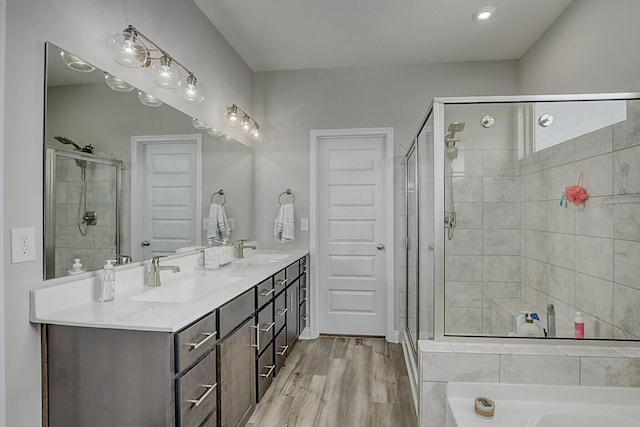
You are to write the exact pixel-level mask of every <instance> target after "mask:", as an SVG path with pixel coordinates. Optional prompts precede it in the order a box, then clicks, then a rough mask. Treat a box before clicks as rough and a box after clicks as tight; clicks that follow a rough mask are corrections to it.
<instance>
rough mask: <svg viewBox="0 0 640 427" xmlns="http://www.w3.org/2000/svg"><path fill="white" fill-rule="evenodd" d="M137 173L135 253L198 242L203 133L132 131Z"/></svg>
mask: <svg viewBox="0 0 640 427" xmlns="http://www.w3.org/2000/svg"><path fill="white" fill-rule="evenodd" d="M132 141H133V152H134V156H133V157H135V159H136V161H135V162H132V164H133V167H134V168H136V169H135V170H134V171H133V176H135V179H134V182H135V185H134V186H133V191H132V208H134V209H135V210H136V211H137V212H138V213H139V215H137V216H134V217H133V218H139V222H138V224H137V226H136V227H134V228H133V229H132V230H131V235H132V248H131V249H132V253H133V254H134V256H135V257H136V259H148V258H151V257H152V256H158V255H167V254H171V253H175V251H176V250H177V249H179V248H184V247H188V246H194V245H199V240H200V233H201V227H202V225H201V224H202V219H201V215H202V214H201V194H202V191H201V185H202V183H201V178H200V177H201V176H202V174H201V171H200V169H201V166H200V158H201V154H200V151H201V145H202V144H201V139H200V135H177V136H176V135H173V136H154V137H133V138H132Z"/></svg>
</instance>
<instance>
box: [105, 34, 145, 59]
mask: <svg viewBox="0 0 640 427" xmlns="http://www.w3.org/2000/svg"><path fill="white" fill-rule="evenodd" d="M111 49H112V51H113V55H114V59H115V60H116V62H117V63H118V64H120V65H124V66H125V67H130V68H138V67H143V66H144V65H145V64H146V63H147V60H148V58H149V50H148V49H147V47H146V46H145V45H144V43H143V42H142V40H140V38H139V37H138V36H136V34H135V32H134V31H133V30H131V29H129V28H126V29H125V30H124V31H122V32H121V33H118V34H116V35H114V36H113V37H111Z"/></svg>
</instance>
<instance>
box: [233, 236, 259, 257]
mask: <svg viewBox="0 0 640 427" xmlns="http://www.w3.org/2000/svg"><path fill="white" fill-rule="evenodd" d="M234 246H235V247H236V258H244V250H245V249H256V247H255V245H245V244H244V240H238V241H237V242H235V243H234Z"/></svg>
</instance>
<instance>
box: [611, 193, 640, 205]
mask: <svg viewBox="0 0 640 427" xmlns="http://www.w3.org/2000/svg"><path fill="white" fill-rule="evenodd" d="M626 203H640V194H619V195H616V196H611V197H607V198H606V199H604V200H603V201H602V204H603V205H619V204H626Z"/></svg>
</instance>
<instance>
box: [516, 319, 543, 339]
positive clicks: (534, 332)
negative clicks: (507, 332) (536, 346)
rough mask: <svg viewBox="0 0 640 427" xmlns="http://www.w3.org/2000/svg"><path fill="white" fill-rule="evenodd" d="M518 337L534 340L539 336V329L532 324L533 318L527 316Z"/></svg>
mask: <svg viewBox="0 0 640 427" xmlns="http://www.w3.org/2000/svg"><path fill="white" fill-rule="evenodd" d="M520 336H521V337H529V338H536V337H539V336H540V329H538V327H537V326H536V325H535V324H534V323H533V318H532V317H531V315H529V314H527V318H526V319H525V321H524V323H523V324H522V326H521V327H520Z"/></svg>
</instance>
